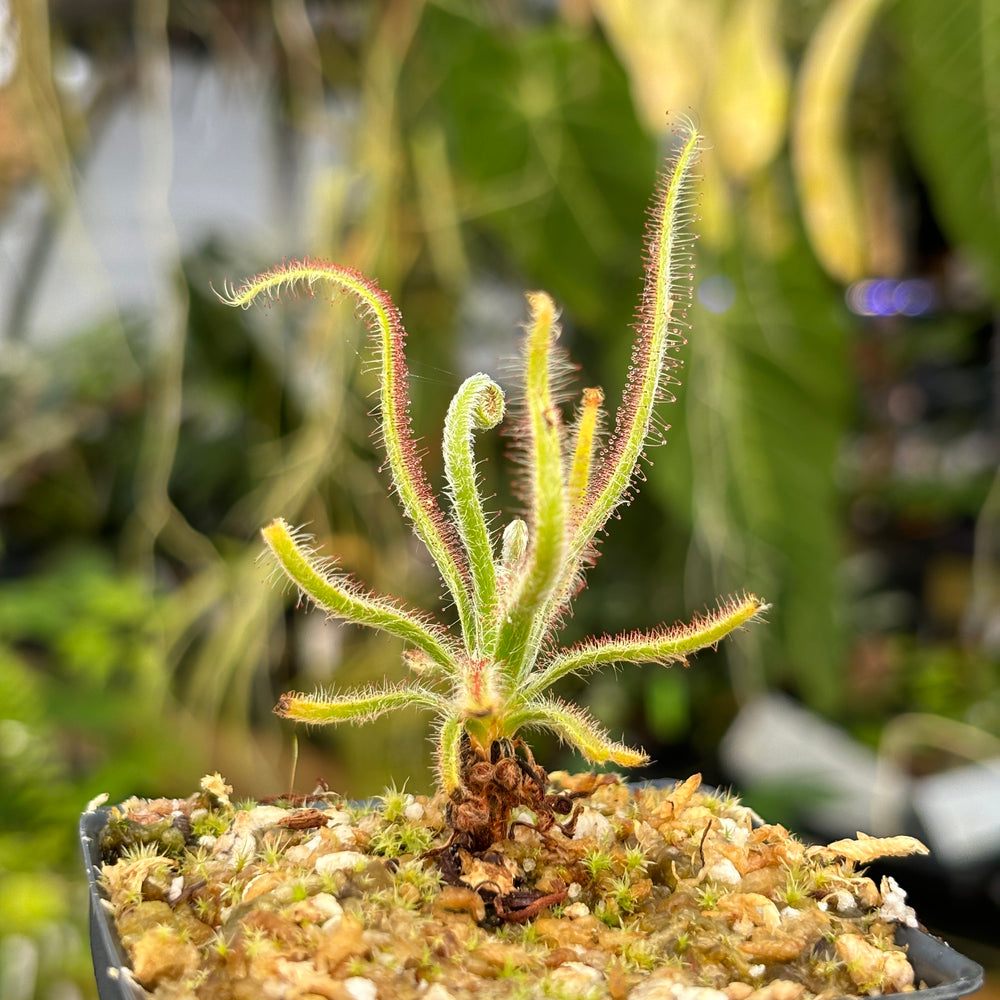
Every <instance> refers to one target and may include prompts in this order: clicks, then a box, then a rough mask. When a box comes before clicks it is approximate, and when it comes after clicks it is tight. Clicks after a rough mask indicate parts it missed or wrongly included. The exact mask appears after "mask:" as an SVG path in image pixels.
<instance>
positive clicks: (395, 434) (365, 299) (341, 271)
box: [219, 257, 476, 643]
mask: <svg viewBox="0 0 1000 1000" xmlns="http://www.w3.org/2000/svg"><path fill="white" fill-rule="evenodd" d="M323 282H329V283H330V284H332V285H334V286H335V287H336V288H338V289H341V290H343V291H346V292H349V293H350V294H351V295H353V296H355V298H356V299H357V300H358V302H359V303H360V304H361V306H362V309H363V310H364V313H365V318H366V320H367V321H368V325H369V329H370V330H371V333H372V336H373V338H374V340H375V342H376V344H377V348H378V356H379V363H380V378H379V390H380V397H379V398H380V413H381V418H382V423H381V431H382V444H383V446H384V447H385V451H386V455H387V456H388V459H389V468H390V470H391V472H392V481H393V485H394V486H395V489H396V493H397V494H398V496H399V500H400V503H401V504H402V506H403V510H404V511H405V512H406V515H407V517H409V518H410V520H411V521H412V522H413V527H414V529H415V530H416V533H417V535H418V537H419V538H420V539H421V541H423V543H424V545H426V546H427V550H428V551H429V552H430V554H431V558H432V559H433V560H434V562H435V563H436V565H437V567H438V570H439V571H440V573H441V576H442V578H443V579H444V582H445V585H446V586H447V588H448V590H449V592H450V593H451V596H452V599H453V600H454V602H455V606H456V608H457V609H458V614H459V618H460V620H461V622H462V629H463V632H464V634H465V637H466V641H467V643H469V642H470V640H471V637H473V636H474V635H475V634H476V628H475V612H474V609H473V606H472V597H471V594H470V588H469V585H468V582H467V580H466V575H467V568H466V567H465V566H464V565H463V563H462V558H461V548H460V546H459V544H458V540H457V538H456V537H455V531H454V528H453V526H452V524H451V522H450V521H449V520H448V519H447V518H446V517H445V515H444V513H443V512H442V511H441V508H440V507H439V506H438V503H437V500H436V499H435V497H434V492H433V490H432V489H431V487H430V483H429V482H428V481H427V475H426V473H425V472H424V467H423V464H422V462H421V460H420V452H419V449H418V446H417V442H416V439H415V438H414V436H413V431H412V429H411V427H410V414H409V401H410V396H409V370H408V368H407V365H406V356H405V354H404V347H405V344H406V330H405V328H404V327H403V321H402V319H401V317H400V315H399V310H398V309H397V308H396V305H395V303H394V302H393V301H392V299H391V298H390V297H389V295H388V293H387V292H385V291H384V290H383V289H381V288H380V287H379V286H378V285H377V284H376V283H375V282H374V281H372V280H370V279H369V278H366V277H365V276H364V275H363V274H361V273H360V272H359V271H355V270H354V269H353V268H350V267H344V266H342V265H339V264H333V263H330V262H329V261H321V260H313V259H311V258H308V257H306V258H304V259H302V260H291V261H287V262H285V263H284V264H281V265H279V266H277V267H274V268H272V269H271V270H270V271H265V272H264V273H262V274H258V275H256V276H255V277H253V278H249V279H247V280H246V281H245V282H243V284H241V285H239V286H235V287H234V286H229V287H227V288H226V289H225V292H224V294H222V295H220V296H219V298H220V299H221V300H222V301H223V302H224V303H225V304H226V305H230V306H240V307H242V308H244V309H245V308H247V307H249V306H250V304H251V303H252V302H253V301H254V300H255V299H258V298H260V297H262V296H264V297H266V298H276V297H278V296H279V295H280V294H281V293H282V292H284V291H288V290H293V289H295V288H297V287H304V288H306V289H307V291H309V292H310V293H311V292H312V290H313V288H314V287H315V286H316V285H318V284H320V283H323Z"/></svg>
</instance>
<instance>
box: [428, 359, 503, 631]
mask: <svg viewBox="0 0 1000 1000" xmlns="http://www.w3.org/2000/svg"><path fill="white" fill-rule="evenodd" d="M503 414H504V398H503V390H502V389H501V388H500V386H498V385H497V384H496V382H494V381H493V380H492V379H491V378H490V377H489V376H488V375H482V374H479V375H473V376H471V377H470V378H467V379H466V380H465V382H463V383H462V385H461V386H460V388H459V390H458V392H457V393H455V397H454V399H452V401H451V406H449V407H448V415H447V417H446V418H445V422H444V442H443V453H444V469H445V476H446V477H447V480H448V488H449V490H450V492H451V499H452V506H453V509H454V517H455V524H456V527H457V528H458V533H459V535H460V536H461V539H462V544H463V545H464V546H465V552H466V557H467V559H468V563H469V569H470V572H471V574H472V587H473V597H474V599H475V622H474V625H475V640H474V642H473V646H474V647H475V649H480V648H481V647H482V644H483V639H484V635H483V633H484V631H485V630H486V629H487V628H488V626H489V625H491V624H492V623H493V621H494V619H495V617H496V599H497V578H496V564H495V563H494V561H493V546H492V543H491V541H490V532H489V528H488V526H487V524H486V514H485V512H484V511H483V501H482V496H481V495H480V491H479V482H478V475H477V473H476V458H475V454H474V452H473V443H472V434H473V431H483V430H490V429H491V428H493V427H496V426H497V424H499V423H500V421H501V420H503Z"/></svg>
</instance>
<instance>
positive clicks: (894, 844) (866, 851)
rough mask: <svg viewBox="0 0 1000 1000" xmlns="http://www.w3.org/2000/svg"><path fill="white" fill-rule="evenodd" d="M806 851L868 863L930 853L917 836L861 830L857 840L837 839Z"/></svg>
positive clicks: (813, 855)
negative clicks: (871, 833)
mask: <svg viewBox="0 0 1000 1000" xmlns="http://www.w3.org/2000/svg"><path fill="white" fill-rule="evenodd" d="M806 853H807V854H809V855H810V856H811V857H816V856H821V857H837V858H846V859H847V860H848V861H856V862H857V863H858V864H862V865H866V864H868V863H869V862H871V861H875V860H877V859H878V858H905V857H906V856H907V855H909V854H930V850H929V849H928V848H927V846H926V845H924V844H922V843H921V842H920V841H919V840H917V838H916V837H870V836H869V835H868V834H867V833H861V832H860V831H859V832H858V834H857V839H856V840H850V839H845V840H835V841H834V842H833V843H832V844H827V845H826V847H810V848H809V849H808V851H807V852H806Z"/></svg>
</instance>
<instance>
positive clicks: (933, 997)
mask: <svg viewBox="0 0 1000 1000" xmlns="http://www.w3.org/2000/svg"><path fill="white" fill-rule="evenodd" d="M670 784H673V782H670ZM109 812H110V810H109V809H108V808H99V809H94V810H91V811H89V812H85V813H84V814H83V815H82V817H81V818H80V846H81V849H82V851H83V861H84V868H85V870H86V873H87V880H88V883H89V888H90V950H91V954H92V956H93V960H94V976H95V979H96V981H97V992H98V995H99V996H100V1000H144V998H146V997H148V995H149V994H147V992H146V991H145V990H144V989H143V988H142V987H141V986H140V985H139V984H138V983H137V982H135V980H134V979H133V978H132V973H131V969H130V967H129V963H128V958H127V956H126V954H125V950H124V948H123V947H122V944H121V942H120V941H119V939H118V934H117V932H116V930H115V927H114V921H113V919H112V916H111V914H110V913H109V911H108V908H107V906H106V900H105V899H104V896H103V894H102V892H101V889H100V886H99V885H98V878H99V876H100V871H101V864H102V860H103V859H102V858H101V856H100V849H99V846H98V844H99V838H100V833H101V830H102V829H103V828H104V825H105V823H106V822H107V817H108V813H109ZM896 940H897V942H898V943H900V944H905V945H906V946H907V951H908V957H909V960H910V963H911V964H912V966H913V968H914V971H915V972H916V976H917V979H918V980H919V981H921V982H925V983H927V984H928V985H927V987H926V988H924V989H919V990H914V991H913V992H911V993H908V994H906V996H907V998H912V1000H957V998H958V997H964V996H968V995H969V994H970V993H974V992H975V991H976V990H978V989H980V988H981V987H982V985H983V969H982V966H980V965H979V964H978V963H976V962H974V961H972V959H970V958H966V957H965V956H964V955H962V954H960V953H959V952H957V951H955V950H954V949H953V948H952V947H950V946H949V945H948V944H946V943H945V942H943V941H941V940H940V939H938V938H936V937H934V936H932V935H930V934H927V933H925V932H924V931H921V930H918V929H916V928H912V927H904V926H899V927H897V929H896Z"/></svg>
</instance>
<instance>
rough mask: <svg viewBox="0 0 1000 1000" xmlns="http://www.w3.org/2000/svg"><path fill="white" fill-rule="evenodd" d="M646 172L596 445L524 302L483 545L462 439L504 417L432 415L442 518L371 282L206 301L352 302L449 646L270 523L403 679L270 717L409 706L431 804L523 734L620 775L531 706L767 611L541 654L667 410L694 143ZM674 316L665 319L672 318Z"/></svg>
mask: <svg viewBox="0 0 1000 1000" xmlns="http://www.w3.org/2000/svg"><path fill="white" fill-rule="evenodd" d="M677 139H678V141H677V144H676V150H675V152H674V154H673V156H672V157H671V160H670V161H669V163H668V165H667V169H666V170H665V171H664V172H663V174H662V177H661V179H660V182H659V184H658V188H657V192H656V196H655V198H654V201H653V204H652V207H651V211H650V215H649V222H648V225H647V236H646V274H645V283H644V287H643V292H642V297H641V300H640V304H639V310H638V315H637V319H636V322H635V339H634V344H633V349H632V361H631V364H630V366H629V375H628V380H627V383H626V386H625V389H624V392H623V396H622V401H621V404H620V405H619V407H618V411H617V415H616V418H615V423H614V427H613V429H612V430H611V432H610V434H609V435H607V436H606V438H605V437H604V436H602V434H601V427H602V423H603V421H604V411H603V408H602V407H603V403H604V395H603V393H602V391H601V390H600V389H597V388H588V389H584V390H583V392H582V398H581V401H580V404H579V406H578V409H577V412H576V414H575V415H574V417H573V419H572V420H571V421H569V422H568V423H567V422H566V421H565V420H564V416H563V413H562V412H561V409H560V406H559V404H558V401H557V398H556V393H555V384H556V382H557V380H558V378H559V375H560V373H561V372H562V371H564V370H565V369H566V367H567V364H566V362H565V360H564V359H563V357H562V352H561V351H560V349H559V348H558V347H557V345H556V340H557V338H558V336H559V326H558V322H557V312H556V307H555V305H554V304H553V301H552V299H551V298H550V297H549V296H548V295H547V294H546V293H545V292H529V293H528V295H527V302H528V313H529V320H528V323H527V326H526V335H525V337H524V345H523V349H522V353H521V366H522V378H523V384H524V389H525V392H524V395H525V399H524V407H523V417H522V426H521V427H520V428H519V430H518V440H519V443H520V450H521V452H522V455H523V458H524V466H525V468H524V470H523V471H522V476H523V479H524V482H523V483H522V486H523V493H524V495H525V496H526V498H527V503H526V508H527V510H526V515H525V517H524V518H523V519H521V518H515V519H513V520H511V521H510V522H509V523H508V524H507V526H506V527H505V528H504V529H503V531H502V533H501V534H500V537H499V538H498V537H497V536H496V533H494V532H492V531H491V530H490V517H489V515H488V514H487V513H486V510H485V507H484V502H483V497H482V492H481V489H480V484H479V476H478V472H477V467H476V458H475V453H474V447H473V438H474V434H475V432H477V431H487V430H491V429H492V428H494V427H496V426H497V425H498V424H499V423H500V422H501V420H502V419H503V417H504V409H505V397H504V392H503V390H502V389H501V388H500V386H499V385H497V383H496V382H494V381H493V380H492V379H491V378H490V377H489V376H487V375H483V374H476V375H472V376H471V377H469V378H468V379H466V380H465V381H464V382H463V383H462V385H461V386H460V387H459V389H458V392H457V393H456V394H455V397H454V399H453V400H452V401H451V405H450V407H449V409H448V413H447V417H446V419H445V426H444V438H443V443H442V453H443V459H444V471H445V476H446V480H447V501H448V502H447V506H446V507H442V506H441V504H440V503H439V500H438V498H437V497H436V496H435V494H434V492H433V490H432V489H431V486H430V483H429V481H428V478H427V474H426V472H425V470H424V467H423V463H422V461H421V455H420V450H419V447H418V444H417V440H416V438H415V437H414V435H413V432H412V429H411V425H410V417H409V394H408V383H409V373H408V370H407V364H406V358H405V355H404V347H405V340H406V333H405V330H404V328H403V324H402V321H401V317H400V314H399V311H398V310H397V308H396V306H395V305H394V304H393V302H392V300H391V299H390V298H389V296H388V294H386V292H385V291H383V290H382V289H381V288H380V287H379V286H378V285H377V284H376V283H375V282H374V281H372V280H370V279H369V278H367V277H365V276H364V275H362V274H361V273H359V272H358V271H355V270H353V269H352V268H350V267H345V266H342V265H338V264H333V263H330V262H327V261H322V260H315V259H310V258H306V259H303V260H290V261H285V262H283V263H282V264H280V265H278V266H276V267H274V268H273V269H271V270H270V271H267V272H264V273H262V274H259V275H257V276H255V277H253V278H250V279H248V280H246V281H245V282H243V283H242V284H240V285H239V286H232V285H229V286H227V288H226V289H225V292H224V294H223V295H222V296H220V297H221V298H222V300H223V301H224V302H225V303H227V304H229V305H232V306H241V307H244V308H245V307H247V306H249V305H250V304H251V303H252V302H253V301H254V300H255V299H259V298H261V297H266V298H277V297H278V296H279V295H280V293H281V292H283V291H288V290H305V291H306V292H307V293H312V292H313V291H314V289H315V288H316V286H318V285H321V284H322V285H332V286H333V290H334V291H335V292H347V293H348V294H349V295H351V296H353V297H354V298H355V299H356V301H357V303H358V306H359V309H360V311H361V313H363V315H364V318H365V320H366V322H367V325H368V328H369V331H370V333H371V336H372V339H373V340H374V342H375V346H376V351H377V356H378V371H379V376H380V377H379V417H380V437H381V443H382V445H383V447H384V448H385V452H386V455H387V458H388V467H389V469H390V471H391V474H392V484H393V487H394V489H395V492H396V495H397V497H398V498H399V501H400V503H401V505H402V507H403V510H404V512H405V514H406V516H407V517H408V518H409V520H410V521H411V522H412V524H413V527H414V529H415V531H416V534H417V535H418V536H419V538H420V539H421V541H422V542H423V543H424V545H425V546H426V547H427V549H428V551H429V552H430V555H431V557H432V558H433V560H434V562H435V564H436V565H437V567H438V569H439V571H440V574H441V577H442V578H443V580H444V583H445V586H446V588H447V591H448V595H449V596H450V598H451V600H452V601H453V602H454V605H455V608H456V610H457V614H458V619H459V628H460V633H461V635H460V637H459V636H456V635H454V634H453V633H452V631H450V630H449V629H447V628H445V627H444V626H442V625H441V624H440V623H438V622H437V621H435V620H433V619H431V618H430V616H428V615H426V614H425V613H423V612H420V611H416V610H413V609H412V608H409V607H407V606H405V605H404V604H403V603H402V602H400V601H398V600H396V599H393V598H388V597H384V596H381V595H378V594H375V593H372V592H371V591H369V590H367V589H366V588H364V587H363V586H361V585H360V584H359V583H357V582H356V581H355V580H353V579H352V578H351V577H349V576H348V575H346V574H344V573H343V572H341V571H340V570H339V569H338V568H337V564H336V562H335V560H332V559H329V558H324V557H321V556H320V555H319V554H318V552H317V551H316V549H315V547H314V546H313V544H312V543H311V541H310V539H309V538H308V537H306V536H305V535H304V534H303V533H302V532H301V531H298V530H295V529H293V528H292V527H290V526H289V524H288V523H287V522H286V521H284V520H282V519H281V518H278V519H277V520H275V521H273V522H272V523H271V524H269V525H268V526H267V527H266V528H264V529H263V536H264V541H265V542H266V543H267V546H268V548H269V550H270V552H271V553H272V554H273V556H274V558H275V560H276V561H277V565H278V567H280V570H281V571H282V573H283V574H284V575H285V576H287V578H288V579H289V580H290V581H291V582H292V583H293V584H294V585H295V586H296V587H297V588H298V589H299V591H300V592H301V593H302V594H304V595H305V596H306V597H307V598H308V599H309V600H310V601H312V602H314V603H315V604H316V605H317V606H318V607H320V608H322V609H323V610H324V611H325V612H326V613H327V614H328V615H329V616H330V618H332V619H336V620H340V621H348V622H354V623H356V624H358V625H366V626H368V627H370V628H373V629H381V630H382V631H385V632H388V633H390V634H391V635H395V636H398V637H399V638H401V639H403V640H404V642H405V643H406V651H405V652H404V654H403V655H404V659H405V661H406V663H407V664H408V665H409V667H410V669H411V673H412V675H413V678H412V679H411V680H409V681H406V682H402V683H382V684H376V685H371V686H369V687H366V688H363V689H360V690H352V691H347V692H343V691H331V692H317V693H314V694H300V693H294V692H290V693H287V694H285V695H283V696H282V698H281V700H280V702H279V703H278V706H277V708H276V709H275V711H276V712H277V713H278V714H279V715H281V716H283V717H285V718H288V719H293V720H296V721H300V722H306V723H315V724H322V723H333V722H355V723H360V722H365V721H368V720H370V719H374V718H376V717H378V716H381V715H383V714H385V713H386V712H389V711H392V710H395V709H399V708H405V707H407V706H411V705H416V706H420V707H422V708H426V709H429V710H430V711H432V712H434V713H435V714H436V716H437V727H436V760H437V774H438V780H439V783H440V785H441V787H442V788H443V790H444V791H445V792H449V793H452V792H455V791H456V790H458V789H459V788H460V787H461V786H462V773H463V770H462V768H463V765H462V756H463V745H464V742H465V741H466V740H468V741H471V744H472V745H473V746H474V747H476V748H477V749H478V750H479V751H480V752H481V753H485V756H486V759H487V760H488V759H489V752H490V749H491V747H492V746H493V744H494V743H495V742H497V741H501V740H511V739H513V738H514V737H515V734H517V733H518V732H519V731H520V730H522V729H531V728H537V729H547V730H551V731H552V732H554V733H556V735H557V736H558V737H559V738H560V739H561V740H564V741H565V742H567V743H569V744H571V745H573V746H574V747H575V748H576V749H577V750H579V751H580V752H581V753H582V754H583V756H584V757H586V758H587V759H588V760H589V761H592V762H594V763H599V764H603V763H608V762H610V763H614V764H618V765H622V766H636V765H640V764H643V763H645V762H646V761H647V760H648V758H647V756H646V754H645V753H644V751H642V750H641V749H633V748H631V747H628V746H625V745H624V744H622V743H618V742H615V741H614V740H612V739H611V738H609V736H608V734H607V733H606V732H605V731H604V730H603V729H602V728H601V727H600V726H599V725H598V724H597V722H596V721H595V720H594V719H593V718H592V717H591V716H590V715H589V713H588V712H586V711H585V710H584V709H582V708H580V707H579V706H576V705H572V704H569V703H567V702H565V701H563V700H561V699H558V698H554V697H552V696H551V695H550V694H548V693H547V692H548V691H549V689H550V688H551V687H552V686H553V685H554V684H555V683H556V682H557V681H558V680H560V679H561V678H563V677H565V676H567V675H568V674H579V673H586V672H589V671H592V670H596V669H598V668H600V667H603V666H605V665H608V664H616V663H645V662H654V663H661V664H670V663H686V658H687V656H688V655H689V654H691V653H694V652H695V651H696V650H699V649H702V648H704V647H706V646H714V645H715V644H717V643H718V642H719V640H720V639H722V638H723V637H724V636H725V635H727V634H728V633H729V632H731V631H733V630H734V629H736V628H738V627H740V626H741V625H744V624H746V623H747V622H749V621H750V620H751V619H754V618H756V617H757V616H759V615H760V614H761V613H762V612H763V611H765V610H766V608H767V605H765V604H764V603H763V602H762V601H761V600H760V599H759V598H757V597H755V596H753V595H752V594H743V595H740V596H734V597H730V598H728V599H725V600H722V601H720V602H719V604H718V607H717V608H715V609H714V610H712V611H710V612H707V613H706V614H704V615H701V616H699V617H696V618H695V619H694V620H693V621H692V622H690V623H688V624H675V625H672V626H667V625H660V626H658V627H656V628H652V629H647V630H636V631H633V632H627V633H622V634H618V635H602V636H597V637H592V638H589V639H586V640H585V641H583V642H580V643H577V644H575V645H573V646H570V647H568V648H558V647H556V645H555V643H554V641H553V636H554V634H555V633H556V632H557V631H558V629H559V627H560V626H561V624H562V622H563V619H564V617H565V614H566V612H567V610H568V608H569V605H570V602H571V600H572V598H573V597H574V596H575V594H576V593H577V592H578V591H579V590H580V589H581V588H582V586H583V575H584V571H585V570H586V569H587V568H588V567H589V566H590V565H592V564H593V562H594V560H595V558H596V555H597V550H596V545H595V537H596V536H597V535H598V534H599V533H600V532H602V530H603V529H604V528H605V526H606V525H607V522H608V519H609V518H610V517H611V516H612V514H614V513H615V511H616V510H617V509H618V508H619V507H620V506H621V505H622V504H624V503H627V502H628V501H629V499H630V497H631V493H632V490H633V489H634V486H635V480H636V473H637V467H638V465H639V463H640V461H642V460H643V459H644V458H645V451H644V449H645V447H646V446H647V444H648V442H649V438H650V436H651V432H652V433H655V434H657V435H659V434H660V433H661V431H660V429H659V428H658V426H657V419H658V418H657V414H656V406H657V404H658V403H659V402H660V401H662V400H665V399H670V398H671V397H670V393H669V390H668V386H669V384H670V383H672V382H675V381H676V380H675V378H674V377H673V375H672V372H673V369H675V368H676V367H677V366H678V365H679V363H680V362H679V360H678V359H677V357H676V352H677V350H678V349H679V347H680V346H682V345H683V344H684V343H685V340H684V337H683V335H682V334H681V333H680V332H679V330H678V326H679V323H680V320H681V319H682V318H683V316H682V310H683V304H684V302H685V301H686V299H687V298H688V297H689V296H690V278H691V271H692V268H693V264H692V253H691V242H692V240H693V236H692V235H691V234H690V233H689V231H688V230H687V228H686V225H687V222H688V220H689V217H690V215H691V211H692V193H691V192H692V184H693V174H694V169H695V165H696V163H697V159H698V155H699V147H700V141H701V137H700V135H699V134H698V132H697V131H696V130H695V129H694V128H693V127H692V126H691V125H690V124H688V123H684V124H683V125H681V126H680V127H679V129H678V136H677ZM675 313H681V316H678V315H675Z"/></svg>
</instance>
